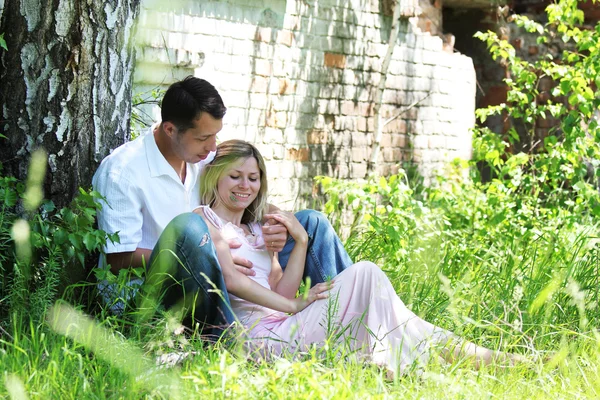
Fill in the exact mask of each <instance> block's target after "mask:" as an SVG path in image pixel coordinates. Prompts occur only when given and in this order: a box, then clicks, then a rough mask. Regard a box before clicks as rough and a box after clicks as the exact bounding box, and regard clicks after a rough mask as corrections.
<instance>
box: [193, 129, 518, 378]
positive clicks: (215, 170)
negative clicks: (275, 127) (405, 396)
mask: <svg viewBox="0 0 600 400" xmlns="http://www.w3.org/2000/svg"><path fill="white" fill-rule="evenodd" d="M200 186H201V187H200V191H201V201H202V203H203V204H205V205H204V206H201V207H199V208H197V209H196V210H194V212H196V213H198V214H200V215H201V216H202V217H203V218H204V219H205V220H206V222H207V225H208V226H209V229H210V233H211V237H212V239H213V242H214V244H215V248H216V251H217V257H218V259H219V263H220V264H221V265H231V264H232V263H233V261H232V257H231V252H238V255H240V256H242V257H246V258H248V259H250V260H251V261H252V263H253V264H254V268H255V271H256V275H255V276H253V277H251V278H252V279H253V280H254V281H255V282H257V283H258V284H259V285H260V286H259V285H255V284H254V283H252V284H251V285H248V284H245V283H243V282H234V281H232V280H231V279H232V277H231V276H227V275H225V276H224V278H225V281H226V285H227V287H228V289H229V291H230V299H231V305H232V309H233V311H234V313H235V314H236V316H237V318H238V319H239V320H240V322H241V323H243V325H244V326H245V327H246V328H247V329H248V334H249V336H250V337H251V338H253V339H256V340H257V341H259V343H261V344H263V345H265V346H266V348H267V350H268V351H269V352H271V353H274V354H281V353H283V352H295V351H302V350H304V349H306V347H307V346H308V345H310V344H312V343H320V342H324V341H325V340H327V339H328V338H331V337H334V338H335V340H336V341H337V342H338V343H345V344H347V345H348V346H349V347H350V350H351V351H352V353H353V354H356V355H358V356H359V357H360V358H363V359H367V360H370V361H371V362H373V363H375V364H377V365H381V366H384V367H386V368H387V369H388V371H389V372H390V373H392V374H393V373H395V372H400V373H403V372H404V371H405V370H406V368H407V367H409V366H410V365H412V364H414V363H415V362H417V363H419V364H423V363H426V362H427V361H428V359H429V357H430V356H431V355H432V354H437V353H435V352H433V351H431V350H432V349H433V348H434V347H436V348H438V349H439V350H440V353H439V354H440V355H441V356H442V357H443V358H444V359H446V360H448V361H450V360H452V359H453V358H454V357H469V358H471V359H472V361H473V364H474V365H475V367H479V366H480V365H482V364H489V363H491V362H493V361H494V360H497V361H501V362H509V363H510V362H513V361H515V360H518V359H519V358H520V357H519V356H517V355H511V354H507V353H502V352H495V351H492V350H489V349H486V348H483V347H480V346H477V345H475V344H473V343H470V342H466V341H464V340H460V339H459V338H457V337H456V336H455V335H453V334H452V333H451V332H448V331H446V330H443V329H441V328H438V327H436V326H434V325H432V324H430V323H428V322H426V321H424V320H422V319H420V318H419V317H417V316H416V315H415V314H414V313H412V312H411V311H410V310H409V309H408V308H406V306H405V305H404V303H403V302H402V301H401V300H400V298H399V297H398V296H397V294H396V292H395V291H394V288H393V287H392V285H391V283H390V281H389V280H388V278H387V276H386V275H385V274H384V273H383V272H382V271H381V269H379V267H377V266H376V265H375V264H373V263H370V262H359V263H357V264H354V265H353V266H351V267H349V268H348V269H346V270H345V271H343V272H341V273H340V274H339V275H338V276H336V277H335V280H334V281H332V282H329V283H320V284H317V285H315V286H314V287H313V288H311V289H310V290H309V292H308V295H307V296H304V297H300V298H296V293H297V291H298V288H299V286H300V283H301V280H302V274H303V269H304V260H305V257H306V249H307V234H306V231H305V230H304V228H303V227H302V226H301V225H300V224H299V222H298V221H297V220H296V219H295V217H294V215H293V214H291V213H286V212H281V211H277V212H272V213H268V214H264V212H265V209H266V201H267V177H266V168H265V164H264V161H263V159H262V157H261V155H260V153H259V152H258V150H257V149H256V148H255V147H254V146H253V145H251V144H250V143H247V142H244V141H241V140H230V141H227V142H224V143H221V144H220V145H219V146H218V148H217V154H216V157H215V159H214V160H213V161H212V162H211V163H210V164H209V165H208V166H207V167H206V168H205V169H204V171H203V174H202V177H201V185H200ZM263 218H266V219H269V218H272V219H274V220H276V221H278V222H280V223H282V224H283V225H285V226H286V228H287V229H288V232H289V234H290V236H291V237H292V238H293V239H294V241H295V246H294V248H293V250H292V254H291V255H290V258H289V261H288V264H287V266H286V268H285V271H283V270H282V268H281V266H280V264H279V262H278V258H277V254H273V253H271V252H268V251H267V250H266V249H265V243H264V241H263V238H262V233H261V226H260V223H259V222H260V221H262V220H263ZM231 240H236V241H238V242H240V243H241V246H240V247H239V248H237V249H234V250H231V249H230V246H229V244H228V241H231ZM226 269H227V270H229V269H231V268H226ZM290 314H291V315H290Z"/></svg>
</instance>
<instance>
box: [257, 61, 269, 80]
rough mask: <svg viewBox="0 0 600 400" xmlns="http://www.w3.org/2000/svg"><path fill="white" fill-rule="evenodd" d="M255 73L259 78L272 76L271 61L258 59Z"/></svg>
mask: <svg viewBox="0 0 600 400" xmlns="http://www.w3.org/2000/svg"><path fill="white" fill-rule="evenodd" d="M254 73H255V74H256V75H259V76H271V63H270V62H269V60H265V59H262V58H256V59H255V61H254Z"/></svg>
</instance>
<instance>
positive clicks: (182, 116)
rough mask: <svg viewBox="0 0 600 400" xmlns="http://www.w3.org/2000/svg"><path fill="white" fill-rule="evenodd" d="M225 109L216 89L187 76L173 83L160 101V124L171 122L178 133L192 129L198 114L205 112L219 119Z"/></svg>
mask: <svg viewBox="0 0 600 400" xmlns="http://www.w3.org/2000/svg"><path fill="white" fill-rule="evenodd" d="M225 111H227V108H226V107H225V105H224V104H223V100H222V99H221V96H220V95H219V92H217V89H215V87H214V86H213V85H211V84H210V83H208V82H207V81H205V80H204V79H200V78H196V77H195V76H191V75H190V76H188V77H187V78H185V79H184V80H182V81H179V82H175V83H173V84H172V85H171V86H169V89H167V92H166V93H165V96H164V97H163V99H162V103H161V111H160V115H161V118H162V122H167V121H168V122H172V123H173V124H174V125H175V126H176V127H177V130H179V132H184V131H186V130H188V129H190V128H193V127H194V120H196V119H198V118H199V117H200V113H202V112H207V113H209V114H210V115H211V116H212V117H213V118H216V119H221V118H223V116H224V115H225Z"/></svg>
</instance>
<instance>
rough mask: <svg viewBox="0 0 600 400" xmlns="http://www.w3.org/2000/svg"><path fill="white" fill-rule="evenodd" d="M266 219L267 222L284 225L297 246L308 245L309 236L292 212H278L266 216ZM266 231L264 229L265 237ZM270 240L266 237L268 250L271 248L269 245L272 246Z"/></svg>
mask: <svg viewBox="0 0 600 400" xmlns="http://www.w3.org/2000/svg"><path fill="white" fill-rule="evenodd" d="M265 219H266V220H267V221H272V220H274V221H275V222H277V223H279V224H281V225H283V226H284V227H285V228H286V229H287V231H288V233H289V234H290V236H291V237H292V238H294V241H295V242H296V243H297V244H304V245H306V244H307V243H308V234H307V233H306V230H305V229H304V227H303V226H302V224H300V222H299V221H298V219H297V218H296V216H295V215H294V214H292V213H291V212H288V211H276V212H273V213H270V214H265ZM268 225H269V226H271V225H273V224H268ZM265 229H266V228H265V227H263V235H264V230H265ZM268 239H269V238H268V237H267V236H265V243H266V244H267V248H269V245H271V243H269V241H268ZM284 244H285V243H284Z"/></svg>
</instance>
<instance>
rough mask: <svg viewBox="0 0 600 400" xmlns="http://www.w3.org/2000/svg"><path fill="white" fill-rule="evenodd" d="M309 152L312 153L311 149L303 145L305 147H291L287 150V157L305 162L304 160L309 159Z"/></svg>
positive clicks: (287, 158)
mask: <svg viewBox="0 0 600 400" xmlns="http://www.w3.org/2000/svg"><path fill="white" fill-rule="evenodd" d="M309 154H310V150H309V148H308V147H303V148H298V149H296V148H291V149H288V150H287V154H286V157H285V159H286V160H293V161H301V162H304V161H308V159H309Z"/></svg>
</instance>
